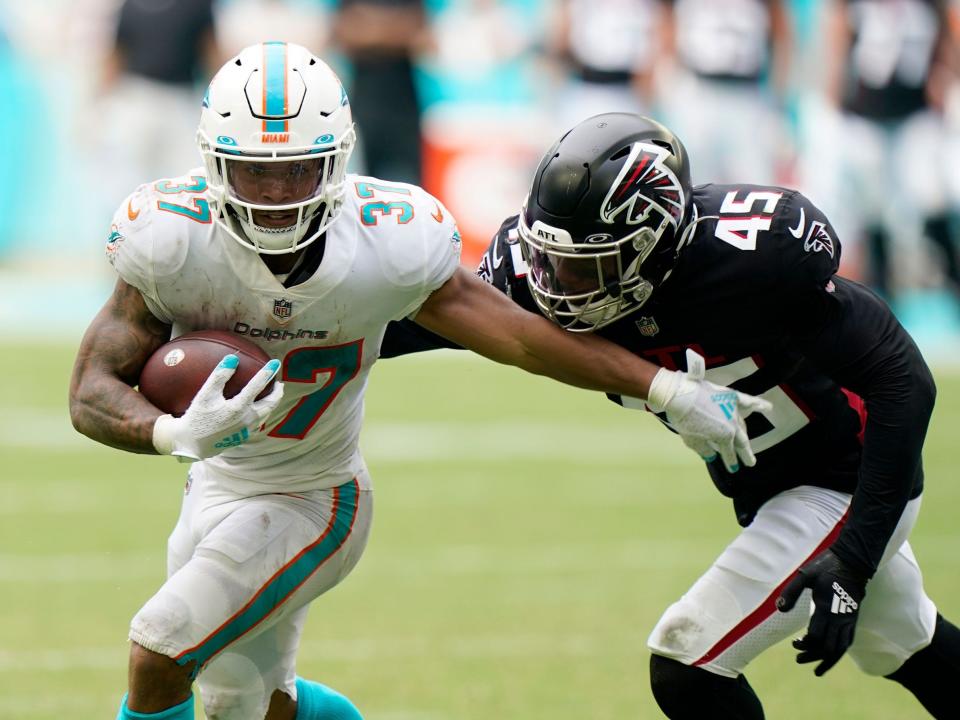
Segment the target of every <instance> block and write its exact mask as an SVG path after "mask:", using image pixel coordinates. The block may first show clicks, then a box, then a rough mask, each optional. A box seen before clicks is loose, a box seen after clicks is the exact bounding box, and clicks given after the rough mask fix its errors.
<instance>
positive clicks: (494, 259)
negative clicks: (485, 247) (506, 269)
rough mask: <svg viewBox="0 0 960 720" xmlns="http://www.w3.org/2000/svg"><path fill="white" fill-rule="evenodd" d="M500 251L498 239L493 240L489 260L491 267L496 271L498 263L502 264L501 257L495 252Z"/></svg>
mask: <svg viewBox="0 0 960 720" xmlns="http://www.w3.org/2000/svg"><path fill="white" fill-rule="evenodd" d="M499 249H500V238H494V240H493V247H492V248H491V249H490V260H491V262H492V263H493V267H494V268H495V269H496V268H498V267H500V263H502V262H503V255H500V254H498V253H497V250H499Z"/></svg>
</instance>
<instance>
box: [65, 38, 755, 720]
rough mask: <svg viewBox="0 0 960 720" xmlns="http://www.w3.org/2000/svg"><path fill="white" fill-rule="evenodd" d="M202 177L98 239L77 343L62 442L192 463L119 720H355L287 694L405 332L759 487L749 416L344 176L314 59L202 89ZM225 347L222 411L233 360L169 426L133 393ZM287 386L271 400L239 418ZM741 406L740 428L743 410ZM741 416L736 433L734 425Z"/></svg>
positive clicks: (341, 127)
mask: <svg viewBox="0 0 960 720" xmlns="http://www.w3.org/2000/svg"><path fill="white" fill-rule="evenodd" d="M198 143H199V146H200V151H201V154H202V156H203V159H204V167H203V168H198V169H196V170H194V171H191V172H190V173H188V174H187V175H185V176H183V177H180V178H175V179H168V180H160V181H158V182H154V183H150V184H147V185H142V186H140V187H139V188H138V189H137V190H136V191H135V192H134V193H133V194H132V195H131V196H130V197H129V198H128V199H127V200H125V201H124V203H123V204H122V206H121V207H120V209H119V210H118V211H117V213H116V215H115V217H114V223H113V227H112V229H111V230H112V231H111V234H110V238H109V241H108V244H107V255H108V257H109V259H110V261H111V263H112V264H113V266H114V267H115V268H116V270H117V272H118V274H119V276H120V277H119V280H118V282H117V285H116V288H115V290H114V293H113V295H112V297H111V298H110V299H109V300H108V301H107V303H106V305H105V306H104V308H103V309H102V310H101V311H100V313H99V314H98V315H97V317H96V318H95V319H94V320H93V322H92V324H91V326H90V327H89V329H88V330H87V332H86V334H85V336H84V339H83V341H82V344H81V347H80V350H79V353H78V357H77V362H76V367H75V370H74V376H73V379H72V384H71V395H70V408H71V417H72V419H73V422H74V425H75V427H76V428H77V429H78V430H80V431H81V432H82V433H84V434H86V435H88V436H90V437H91V438H93V439H95V440H98V441H100V442H103V443H105V444H108V445H111V446H113V447H117V448H121V449H124V450H128V451H131V452H144V453H159V454H172V455H177V456H180V457H181V459H188V460H196V461H199V462H196V463H195V464H194V465H192V466H191V468H190V471H189V474H188V484H187V493H186V495H185V499H184V503H183V509H182V513H181V516H180V519H179V521H178V523H177V526H176V528H175V529H174V531H173V534H172V535H171V537H170V541H169V546H168V551H169V552H168V579H167V581H166V583H165V584H164V585H163V586H162V587H161V588H160V590H159V591H158V592H157V593H156V595H154V596H153V597H152V598H151V599H150V600H149V601H147V603H146V604H145V605H144V606H143V608H142V609H141V610H140V611H139V612H138V613H137V614H136V616H135V617H134V619H133V621H132V624H131V631H130V638H131V640H132V646H131V654H130V670H129V691H128V694H127V696H126V697H125V698H124V700H123V702H122V703H121V708H120V713H119V716H118V718H119V720H127V719H130V718H147V719H150V718H154V719H157V720H159V719H160V718H163V720H185V719H187V718H193V712H194V711H193V695H192V692H191V684H192V682H193V680H194V679H195V678H196V679H197V681H198V685H199V688H200V693H201V698H202V701H203V705H204V709H205V711H206V714H207V717H208V718H210V719H211V720H222V719H224V718H229V719H230V720H233V719H237V718H243V719H250V718H262V717H266V718H268V720H278V719H280V718H283V719H287V720H289V719H292V718H298V719H299V720H311V719H313V720H316V719H318V718H341V719H342V720H349V719H354V718H358V717H360V715H359V712H358V711H357V709H356V708H355V707H354V706H353V704H352V703H351V702H350V701H349V700H347V699H346V698H345V697H343V696H342V695H339V694H337V693H335V692H333V691H330V690H329V689H327V688H325V687H323V686H322V685H319V684H317V683H312V682H309V681H306V680H303V679H302V678H298V677H297V676H296V674H295V654H296V649H297V645H298V642H299V636H300V632H301V629H302V627H303V622H304V618H305V615H306V610H307V605H308V604H309V602H310V601H311V600H313V599H314V598H316V597H317V596H318V595H320V594H321V593H323V592H325V591H326V590H328V589H330V588H331V587H333V586H334V585H336V584H337V583H338V582H339V581H340V580H341V579H343V578H344V577H345V576H346V575H347V573H349V572H350V570H351V569H352V568H353V566H354V565H355V564H356V562H357V561H358V559H359V557H360V555H361V553H362V552H363V548H364V545H365V543H366V540H367V535H368V532H369V528H370V519H371V511H372V499H371V484H370V478H369V475H368V473H367V470H366V467H365V465H364V462H363V458H362V457H361V456H360V453H359V450H358V435H359V431H360V424H361V419H362V416H363V392H364V389H365V388H366V384H367V375H368V373H369V371H370V368H371V366H372V365H373V363H374V361H375V360H376V359H377V357H378V354H379V348H380V343H381V340H382V338H383V334H384V330H385V327H386V325H387V323H388V322H389V321H391V320H396V319H400V318H404V317H409V318H413V319H415V321H416V322H417V323H419V324H421V325H423V326H424V327H426V328H428V329H430V330H432V331H434V332H436V333H438V334H440V335H443V336H445V337H447V338H449V339H450V340H451V341H453V342H455V343H457V344H459V345H462V346H465V347H467V348H470V349H473V350H475V351H477V352H479V353H481V354H483V355H486V356H487V357H490V358H492V359H494V360H496V361H499V362H504V363H510V364H514V365H517V366H520V367H522V368H524V369H526V370H529V371H531V372H534V373H539V374H544V375H549V376H551V377H554V378H556V379H558V380H561V381H563V382H567V383H570V384H574V385H579V386H581V387H585V388H590V389H598V390H603V391H607V392H611V393H617V394H620V395H628V396H633V397H642V398H648V399H649V401H650V402H651V403H652V404H653V405H654V406H657V407H658V408H660V409H663V410H664V411H665V412H667V414H668V416H669V417H670V418H671V420H673V422H674V425H675V426H676V427H677V428H678V430H679V431H680V434H681V436H682V437H683V439H684V441H685V442H686V443H687V444H688V445H690V446H691V447H692V448H694V449H695V450H697V451H698V452H699V453H700V454H701V455H704V456H715V455H716V454H718V453H719V455H720V456H721V457H722V459H723V461H724V462H725V463H726V465H727V466H728V467H731V468H735V467H736V466H737V465H738V463H739V462H743V463H745V464H748V465H749V464H752V463H753V462H754V459H753V455H752V453H751V451H750V447H749V443H748V442H747V441H746V431H745V427H744V423H743V419H742V418H743V416H745V415H746V414H749V412H751V411H752V410H753V409H757V408H760V407H764V406H765V403H764V401H758V400H757V399H755V398H752V397H750V396H743V395H739V394H736V393H733V392H732V391H728V390H727V389H726V388H719V387H718V386H716V385H712V384H711V383H709V382H706V381H703V380H702V379H701V378H698V377H696V376H695V375H694V374H691V373H684V372H680V371H670V370H666V369H658V368H657V367H656V366H653V365H650V364H649V363H647V362H646V361H644V360H641V359H640V358H638V357H637V356H635V355H634V354H633V353H631V352H629V351H627V350H625V349H623V348H620V347H618V346H616V345H613V344H612V343H609V342H607V341H605V340H602V339H601V338H599V337H594V336H587V335H575V334H572V333H566V332H564V331H562V330H560V329H559V328H557V327H555V326H554V325H553V324H552V323H550V322H549V321H548V320H546V319H545V318H543V317H541V316H539V315H535V314H532V313H529V312H527V311H525V310H523V309H521V308H520V307H518V306H517V305H516V304H514V303H512V302H511V301H510V300H509V299H508V298H506V297H504V296H503V295H502V294H501V293H499V292H497V291H496V290H495V289H493V288H491V287H490V286H489V285H487V284H486V283H484V282H483V281H482V280H480V279H478V278H476V277H475V276H474V275H473V274H472V273H470V272H468V271H466V270H464V269H462V268H460V266H459V250H460V238H459V234H458V232H457V228H456V225H455V223H454V220H453V218H452V217H451V216H450V214H449V213H448V212H447V210H446V209H445V208H444V207H443V206H442V205H441V204H440V203H439V202H437V201H436V200H435V199H434V198H432V197H431V196H430V195H428V194H427V193H426V192H425V191H423V190H422V189H420V188H419V187H415V186H413V185H406V184H400V183H389V182H383V181H381V180H377V179H375V178H369V177H359V176H353V175H348V174H347V173H346V164H347V159H348V157H349V155H350V151H351V149H352V147H353V143H354V127H353V123H352V121H351V116H350V106H349V103H348V101H347V97H346V94H345V93H344V90H343V87H342V85H341V83H340V81H339V80H338V78H337V77H336V76H335V75H334V73H333V72H332V71H331V70H330V69H329V68H328V67H327V66H326V65H325V64H324V63H323V62H322V61H321V60H319V59H318V58H316V57H315V56H314V55H312V54H311V53H310V52H309V51H308V50H306V49H305V48H302V47H300V46H295V45H288V44H285V43H264V44H262V45H257V46H253V47H250V48H247V49H245V50H243V51H242V52H241V53H240V54H239V55H237V57H235V58H233V59H232V60H230V61H229V62H228V63H227V64H226V65H225V66H224V67H223V68H222V69H221V70H220V71H219V73H218V74H217V75H216V77H214V79H213V81H212V82H211V84H210V87H209V89H208V91H207V94H206V96H205V98H204V102H203V110H202V114H201V120H200V129H199V132H198ZM202 329H220V330H227V331H232V332H234V333H237V335H240V336H244V337H246V338H248V339H251V340H252V341H253V342H255V343H256V344H258V345H259V346H261V347H262V348H264V349H265V350H266V351H267V352H268V353H269V354H270V355H271V356H273V357H275V358H277V359H275V360H271V361H270V362H269V363H268V364H267V365H266V366H265V367H264V368H263V369H262V370H261V371H260V373H259V374H258V375H257V376H256V377H255V378H254V379H253V380H251V381H250V383H248V385H247V386H246V388H244V390H243V391H242V392H241V393H240V394H239V395H237V396H236V397H235V398H233V399H231V400H225V399H224V397H223V395H222V392H221V390H222V388H223V384H224V383H225V382H226V379H227V378H228V377H229V376H230V375H232V373H233V372H234V369H235V367H236V364H237V360H236V356H232V355H230V356H227V357H226V358H224V360H223V362H222V363H221V364H220V366H219V367H218V368H217V369H216V370H215V371H214V372H213V374H212V375H211V376H210V379H209V380H208V382H207V383H206V385H205V386H204V387H203V388H202V389H201V390H200V391H199V393H198V394H197V396H196V397H195V398H194V401H193V403H192V404H191V406H190V407H189V409H188V410H187V412H186V413H185V414H184V415H183V416H182V417H172V416H170V415H164V414H162V412H161V411H160V410H159V409H157V408H156V407H154V406H153V405H152V404H151V403H150V402H148V401H147V400H146V399H145V398H144V397H143V396H142V395H140V394H139V393H137V392H135V391H134V389H133V386H135V385H136V383H137V379H138V377H139V373H140V370H141V369H142V367H143V365H144V363H145V361H146V359H147V358H148V357H149V356H150V354H151V353H152V352H153V351H154V350H155V349H156V348H157V347H159V346H160V345H161V344H163V343H164V342H166V341H167V340H168V339H169V338H170V337H171V336H177V335H180V334H182V333H185V332H189V331H192V330H202ZM278 372H279V374H280V377H281V378H282V383H277V385H276V387H275V389H274V390H273V391H272V392H271V393H270V394H269V395H268V396H267V397H266V398H264V399H261V400H254V398H255V397H256V396H257V395H258V393H259V392H260V391H261V390H262V389H263V388H264V387H265V386H266V385H267V383H268V382H269V381H270V379H271V378H272V377H273V376H274V375H275V374H277V373H278ZM738 404H739V410H737V407H738ZM731 409H733V410H734V412H733V416H732V417H729V411H730V410H731Z"/></svg>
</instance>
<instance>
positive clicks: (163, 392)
mask: <svg viewBox="0 0 960 720" xmlns="http://www.w3.org/2000/svg"><path fill="white" fill-rule="evenodd" d="M230 353H233V354H234V355H236V356H237V357H238V358H240V365H239V366H238V367H237V370H236V372H234V374H233V377H231V378H230V380H229V381H228V382H227V386H226V387H225V388H224V391H223V394H224V397H227V398H231V397H233V396H234V395H236V394H237V393H238V392H240V391H241V390H242V389H243V387H244V385H246V384H247V382H248V381H249V380H250V378H252V377H253V376H254V375H256V374H257V371H258V370H259V369H260V368H262V367H263V366H264V365H265V364H266V363H267V361H269V360H270V356H269V355H267V353H266V352H264V351H263V350H262V349H260V348H259V347H257V346H256V345H254V344H253V343H252V342H250V341H249V340H245V339H244V338H242V337H239V336H237V335H234V334H233V333H230V332H227V331H226V330H198V331H196V332H189V333H186V334H184V335H180V336H179V337H176V338H174V339H173V340H171V341H170V342H168V343H165V344H164V345H161V346H160V347H159V348H157V350H156V352H154V353H153V355H151V356H150V358H149V359H148V360H147V363H146V365H144V366H143V370H141V371H140V382H139V388H140V393H141V394H142V395H143V396H144V397H145V398H147V400H149V401H150V402H151V403H153V404H154V405H156V406H157V407H158V408H160V409H161V410H163V411H164V412H166V413H170V414H171V415H175V416H180V415H183V413H185V412H186V410H187V408H188V407H189V406H190V402H191V401H192V400H193V397H194V395H196V394H197V391H198V390H199V389H200V388H201V386H202V385H203V383H204V382H205V381H206V379H207V377H209V375H210V373H211V372H213V369H214V368H215V367H217V365H218V364H219V363H220V361H221V360H223V357H224V355H228V354H230ZM272 389H273V381H272V380H271V381H270V384H269V385H267V387H266V388H265V389H264V390H263V392H262V393H260V395H259V397H264V396H265V395H267V394H269V392H270V390H272Z"/></svg>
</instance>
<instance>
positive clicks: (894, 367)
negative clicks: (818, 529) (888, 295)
mask: <svg viewBox="0 0 960 720" xmlns="http://www.w3.org/2000/svg"><path fill="white" fill-rule="evenodd" d="M823 295H824V297H823V298H818V297H817V296H811V297H812V299H811V302H816V303H817V304H816V305H815V306H812V309H811V311H810V312H809V313H807V314H801V312H800V311H801V310H802V308H801V307H800V306H798V307H797V308H796V309H797V312H798V314H797V315H795V316H794V317H793V318H792V319H790V321H789V323H790V324H788V326H787V329H788V331H790V334H791V335H792V336H793V337H794V341H793V342H794V346H795V348H796V349H797V350H799V352H800V353H801V354H802V355H803V357H804V359H805V362H807V363H809V364H810V365H812V366H813V367H815V368H816V369H817V370H819V371H820V372H822V373H823V374H825V375H827V376H828V377H830V378H831V379H832V380H833V381H834V382H836V383H837V384H838V385H839V386H840V387H841V388H843V389H844V390H846V391H847V392H849V393H854V394H855V395H857V396H859V397H860V398H861V399H862V400H863V403H864V407H865V409H866V422H865V424H864V433H863V449H862V451H861V460H860V468H859V478H858V482H857V487H856V490H855V491H854V495H853V500H852V502H851V505H850V512H849V516H848V519H847V522H846V524H845V525H844V527H843V530H842V531H841V532H840V535H839V536H838V538H837V540H836V542H835V543H834V545H833V550H834V552H836V554H837V555H838V556H839V557H840V558H841V559H842V560H843V561H844V562H845V563H847V564H848V565H850V566H851V567H853V568H855V569H857V570H858V571H859V572H861V573H863V574H864V575H865V576H866V577H870V576H872V575H873V574H874V572H876V569H877V567H878V564H879V562H880V559H881V557H882V556H883V552H884V549H885V548H886V546H887V543H888V542H889V540H890V537H891V536H892V535H893V532H894V530H895V529H896V526H897V523H898V522H899V520H900V516H901V515H902V514H903V511H904V508H905V507H906V504H907V502H908V500H910V499H911V498H912V497H916V496H917V495H918V494H919V493H920V491H921V490H922V487H923V470H922V465H921V451H922V448H923V442H924V438H925V437H926V432H927V425H928V423H929V421H930V415H931V414H932V412H933V404H934V398H935V396H936V388H935V385H934V381H933V377H932V375H931V373H930V370H929V368H928V367H927V365H926V363H925V362H924V359H923V356H922V355H921V354H920V351H919V349H918V348H917V346H916V344H915V343H914V342H913V340H912V339H911V337H910V335H909V334H908V333H907V331H906V330H904V328H903V327H902V326H901V325H900V323H899V322H898V321H897V319H896V318H895V317H894V315H893V313H892V312H891V311H890V309H889V308H888V307H887V305H886V304H885V303H884V302H883V300H881V299H880V298H878V297H877V296H876V295H874V294H873V293H872V292H870V291H869V290H868V289H867V288H865V287H863V286H861V285H858V284H857V283H855V282H853V281H850V280H846V279H844V278H841V277H834V278H832V279H831V280H829V281H828V283H827V286H826V288H825V289H824V291H823ZM814 314H816V315H817V316H818V321H817V323H816V326H815V329H814V328H812V327H811V325H810V324H809V322H808V321H807V315H814Z"/></svg>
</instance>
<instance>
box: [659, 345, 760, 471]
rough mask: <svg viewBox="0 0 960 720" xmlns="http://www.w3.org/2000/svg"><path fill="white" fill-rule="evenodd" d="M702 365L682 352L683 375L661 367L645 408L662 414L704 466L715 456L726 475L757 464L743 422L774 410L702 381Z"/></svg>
mask: <svg viewBox="0 0 960 720" xmlns="http://www.w3.org/2000/svg"><path fill="white" fill-rule="evenodd" d="M705 372H706V363H705V362H704V360H703V358H702V357H701V356H700V355H699V354H697V353H696V352H694V351H693V350H690V349H688V350H687V371H686V372H683V371H680V370H667V369H666V368H661V369H660V370H659V371H658V372H657V374H656V375H655V376H654V378H653V382H652V383H650V392H649V393H648V394H647V395H648V397H647V404H648V405H649V406H650V408H651V409H652V410H653V411H654V412H658V413H659V412H664V411H666V413H667V420H668V421H669V422H670V425H672V426H673V428H674V429H675V430H676V431H677V432H678V433H679V435H680V437H681V439H682V440H683V442H684V444H685V445H686V446H687V447H689V448H690V449H691V450H693V451H694V452H696V453H697V454H698V455H699V456H700V457H702V458H703V459H704V460H706V461H707V462H712V461H713V460H715V459H716V457H717V453H719V454H720V457H721V458H722V459H723V464H724V465H725V466H726V468H727V470H728V471H729V472H736V471H737V470H739V469H740V462H742V463H743V464H744V465H746V466H747V467H753V466H754V465H756V464H757V459H756V457H754V454H753V450H752V449H751V448H750V438H749V437H748V436H747V427H746V425H745V424H744V422H743V420H744V418H745V417H747V416H748V415H750V413H753V412H769V411H770V410H772V409H773V405H771V404H770V403H769V402H768V401H767V400H763V399H761V398H758V397H754V396H753V395H746V394H744V393H741V392H737V391H735V390H731V389H730V388H727V387H723V386H721V385H715V384H714V383H712V382H709V381H707V380H704V375H705Z"/></svg>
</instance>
